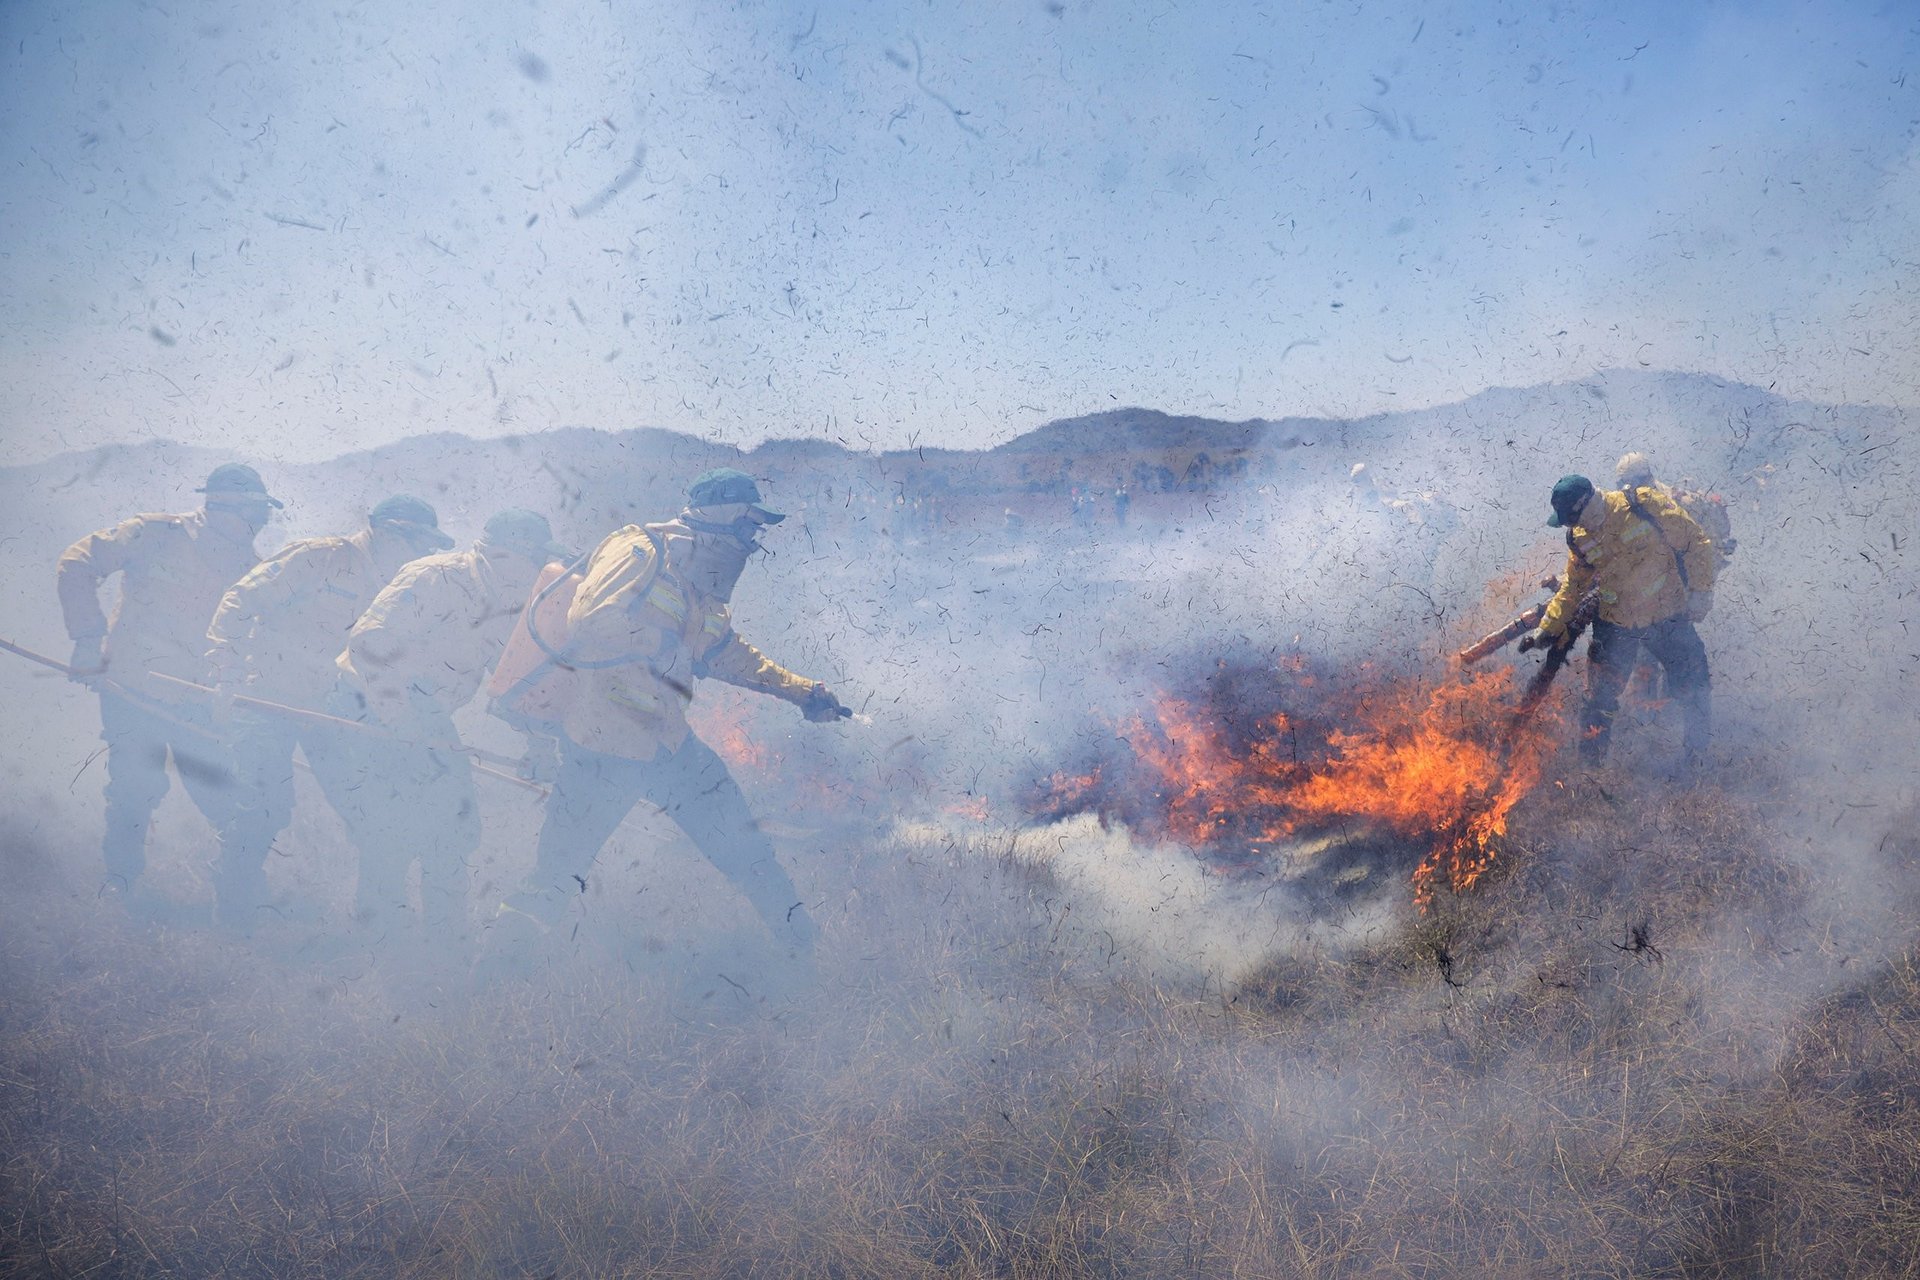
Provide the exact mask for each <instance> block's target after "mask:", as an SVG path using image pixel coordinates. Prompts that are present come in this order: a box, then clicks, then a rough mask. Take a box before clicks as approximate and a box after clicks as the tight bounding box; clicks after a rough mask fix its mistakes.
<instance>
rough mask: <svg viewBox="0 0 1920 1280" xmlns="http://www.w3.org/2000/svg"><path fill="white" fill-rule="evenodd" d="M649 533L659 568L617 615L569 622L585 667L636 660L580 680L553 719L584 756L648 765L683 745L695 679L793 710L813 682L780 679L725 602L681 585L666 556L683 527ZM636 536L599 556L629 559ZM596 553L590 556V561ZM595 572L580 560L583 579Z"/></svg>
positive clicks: (626, 532)
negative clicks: (657, 543)
mask: <svg viewBox="0 0 1920 1280" xmlns="http://www.w3.org/2000/svg"><path fill="white" fill-rule="evenodd" d="M650 528H652V529H653V530H654V532H655V533H657V534H661V535H663V536H664V538H665V541H666V545H667V563H666V565H665V566H664V567H663V568H662V569H661V570H660V572H659V574H658V576H657V577H654V578H653V579H652V583H651V585H650V586H649V587H648V588H647V590H646V591H645V592H643V593H641V594H640V595H639V596H637V597H636V598H635V599H633V600H632V601H631V602H630V603H629V605H628V607H626V608H602V609H599V610H597V611H595V612H593V613H591V614H588V615H587V616H585V617H582V618H574V619H570V620H569V621H570V622H572V624H573V631H572V636H571V638H570V641H569V645H568V650H569V653H570V654H572V655H575V656H578V657H580V658H583V659H586V660H601V659H606V658H612V657H617V656H621V655H627V654H631V655H635V656H636V659H637V660H636V661H633V662H630V663H626V664H624V665H621V666H617V667H609V668H605V669H602V670H582V671H581V672H580V676H581V680H582V685H583V687H582V688H580V689H579V690H578V692H577V693H576V694H575V696H574V697H573V698H572V699H571V701H570V703H569V705H568V707H567V711H566V715H565V718H564V721H563V723H564V725H565V728H566V732H567V736H568V737H569V738H571V739H572V740H573V741H574V742H576V743H578V744H579V745H580V746H583V747H585V748H587V749H588V750H590V751H599V752H603V753H605V754H607V755H617V756H625V757H627V758H629V759H633V760H651V759H654V758H655V757H657V756H658V755H659V754H660V753H661V751H663V750H665V751H674V750H678V749H679V747H680V746H681V745H682V744H683V743H685V742H686V740H687V735H688V734H689V733H690V732H691V730H690V729H689V728H688V727H687V704H688V703H689V702H691V701H692V700H693V682H694V681H695V680H696V679H699V678H702V677H708V678H712V679H715V680H721V681H725V682H726V683H728V684H733V685H739V686H740V687H741V688H744V689H753V690H756V691H758V692H761V693H769V694H772V695H773V696H774V697H777V698H781V699H784V700H785V701H787V702H791V703H794V704H796V705H798V704H799V703H801V702H803V701H805V699H806V697H807V694H808V693H809V692H810V691H811V690H812V689H813V688H814V686H815V685H816V684H817V683H818V682H817V681H814V680H809V679H807V678H806V677H805V676H800V675H796V674H794V673H793V672H791V671H788V670H787V669H786V668H785V667H782V666H780V665H779V664H778V663H776V662H774V661H773V660H772V659H771V658H768V657H767V656H766V655H765V654H763V653H761V652H760V651H759V650H758V649H756V648H754V647H753V646H752V645H750V644H748V643H747V642H746V641H745V640H742V639H741V638H740V637H739V636H738V635H736V634H734V631H733V625H732V613H731V610H730V609H729V607H728V605H727V602H726V601H724V600H716V599H714V598H713V597H711V596H708V595H704V594H702V593H701V592H699V591H698V590H696V589H695V588H694V587H693V586H692V585H691V584H690V583H688V582H687V581H686V580H685V579H684V578H683V577H681V575H680V574H679V573H678V572H677V571H676V569H675V552H676V548H684V547H685V546H686V545H687V544H688V542H689V538H688V535H687V532H686V530H685V528H684V527H683V526H679V525H674V524H668V525H654V526H650ZM637 532H638V530H636V529H633V528H628V529H623V530H620V531H619V532H617V533H615V534H613V535H611V536H610V537H608V538H607V539H606V540H605V541H604V542H603V543H602V544H601V548H602V550H604V549H607V548H609V547H611V548H614V550H615V551H616V552H617V554H620V555H630V554H635V552H634V550H633V546H634V540H633V537H632V536H631V535H633V534H636V533H637ZM642 545H644V544H642ZM682 553H683V554H684V552H682ZM646 554H648V555H651V554H653V553H652V552H651V551H648V552H647V553H646ZM600 555H601V551H599V550H596V552H595V553H594V557H595V560H597V559H598V558H599V556H600ZM595 568H596V566H595V564H594V563H593V562H592V561H590V562H589V564H588V568H587V574H588V577H589V579H590V580H591V579H592V578H593V576H594V572H595Z"/></svg>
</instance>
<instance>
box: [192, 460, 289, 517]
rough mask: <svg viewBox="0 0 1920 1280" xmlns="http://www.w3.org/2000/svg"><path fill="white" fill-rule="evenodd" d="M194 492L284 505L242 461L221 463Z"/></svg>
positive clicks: (258, 475)
mask: <svg viewBox="0 0 1920 1280" xmlns="http://www.w3.org/2000/svg"><path fill="white" fill-rule="evenodd" d="M194 492H195V493H204V494H206V495H207V497H208V498H238V499H241V500H244V501H251V502H264V503H266V504H267V505H268V506H270V507H284V506H286V503H284V502H282V501H280V499H278V498H276V497H273V496H272V495H270V494H269V493H268V492H267V485H266V482H265V481H264V480H262V479H261V478H260V473H259V472H258V471H255V470H254V469H253V468H252V467H250V466H248V465H247V464H246V463H244V462H223V463H221V464H220V465H219V466H217V467H215V468H214V469H213V473H212V474H211V475H209V476H208V477H207V482H206V483H205V484H203V485H201V486H200V487H199V488H198V489H195V490H194Z"/></svg>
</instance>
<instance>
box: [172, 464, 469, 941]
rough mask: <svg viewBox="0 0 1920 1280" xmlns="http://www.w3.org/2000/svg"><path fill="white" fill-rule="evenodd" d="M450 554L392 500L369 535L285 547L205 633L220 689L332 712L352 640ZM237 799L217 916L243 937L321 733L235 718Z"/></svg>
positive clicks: (263, 715)
mask: <svg viewBox="0 0 1920 1280" xmlns="http://www.w3.org/2000/svg"><path fill="white" fill-rule="evenodd" d="M452 546H453V539H452V538H449V537H448V536H447V535H446V534H445V533H442V532H441V531H440V520H439V517H438V515H437V514H436V513H435V512H434V509H433V507H432V506H430V505H429V504H427V503H425V502H423V501H421V500H420V499H419V498H416V497H413V496H412V495H410V494H396V495H394V496H393V497H390V498H386V499H383V500H382V501H381V502H379V503H378V504H377V505H375V507H374V508H373V510H372V511H371V512H370V513H368V516H367V525H366V527H365V528H364V529H361V530H360V531H359V532H358V533H353V534H349V535H347V536H345V537H326V538H302V539H300V540H299V541H297V542H291V543H288V544H287V545H286V546H285V547H283V548H281V549H280V551H278V552H277V553H275V554H274V555H272V556H270V557H268V558H267V559H266V560H265V561H264V562H262V563H261V564H259V565H256V566H255V567H254V568H253V569H252V570H250V571H249V572H248V573H247V575H246V576H245V577H243V578H241V579H240V581H238V582H236V583H234V584H233V586H232V587H230V588H228V590H227V593H226V595H225V597H224V598H223V599H222V600H221V601H220V607H219V608H218V609H216V610H215V611H214V614H213V622H212V623H211V624H210V625H209V626H208V628H207V643H208V645H209V648H208V651H207V660H208V663H209V665H210V667H211V669H212V671H213V679H214V682H215V683H216V684H217V685H218V686H220V688H221V689H223V690H225V691H227V692H230V693H246V694H249V695H251V696H253V697H256V698H264V699H267V700H268V701H271V702H279V703H283V704H285V705H287V706H291V707H297V708H301V709H303V710H307V711H324V710H325V709H326V704H327V697H328V695H329V694H330V693H331V692H332V690H333V686H334V683H335V681H336V680H338V679H339V676H340V670H339V668H338V667H337V666H335V664H334V659H335V658H336V657H338V656H339V653H340V650H341V648H342V646H344V645H345V644H346V641H347V633H348V632H349V631H351V630H352V629H353V624H354V623H355V622H356V621H358V620H359V618H360V615H361V614H362V613H363V612H364V611H365V610H366V608H367V606H368V605H369V604H370V603H372V601H373V598H374V596H375V595H377V594H379V592H380V589H381V588H382V587H384V586H386V585H387V583H388V582H389V581H390V580H392V578H393V576H394V574H396V573H398V572H399V571H400V567H401V566H402V565H404V564H406V563H408V562H409V561H412V560H417V559H420V558H421V557H422V556H429V555H433V554H434V553H435V552H439V551H446V550H448V549H450V548H451V547H452ZM233 724H234V731H233V758H234V776H235V779H236V781H237V782H238V784H239V794H238V797H237V800H236V803H235V804H234V806H233V809H232V812H231V813H230V814H229V816H228V820H227V823H226V825H225V826H224V827H223V828H222V829H221V831H220V861H219V863H218V865H217V866H216V868H215V871H214V910H215V914H216V917H217V918H218V920H219V921H220V923H222V924H223V925H227V926H230V927H239V928H245V927H247V926H249V925H251V924H252V923H253V917H254V915H255V913H256V912H257V911H258V910H259V909H260V908H261V907H263V906H265V905H266V902H267V893H266V875H265V873H264V867H265V864H266V858H267V851H268V850H269V849H270V848H272V846H273V842H274V839H275V838H276V837H277V836H279V834H280V833H281V832H282V831H285V830H286V829H287V823H288V821H289V820H290V819H291V818H292V816H293V750H294V747H295V746H296V745H299V744H301V743H302V742H305V743H306V744H307V754H308V755H309V756H311V755H313V754H314V753H315V752H316V751H317V750H319V744H320V736H319V735H320V733H321V731H320V730H316V729H315V727H314V726H313V725H312V724H311V723H310V722H302V721H300V720H296V719H292V718H289V717H286V716H279V715H274V714H272V713H269V712H264V711H257V710H247V709H239V710H236V711H235V712H234V714H233Z"/></svg>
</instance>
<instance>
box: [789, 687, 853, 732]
mask: <svg viewBox="0 0 1920 1280" xmlns="http://www.w3.org/2000/svg"><path fill="white" fill-rule="evenodd" d="M800 714H801V715H803V716H805V717H806V718H807V719H808V720H810V721H812V722H813V723H814V724H831V723H833V722H834V721H835V720H838V719H840V718H841V717H843V716H850V715H852V714H853V709H852V708H851V707H843V706H841V705H840V699H838V698H836V697H834V696H833V690H831V689H829V688H827V686H825V685H824V684H816V685H814V686H813V688H811V689H809V690H807V696H806V698H805V700H804V701H802V702H801V703H800Z"/></svg>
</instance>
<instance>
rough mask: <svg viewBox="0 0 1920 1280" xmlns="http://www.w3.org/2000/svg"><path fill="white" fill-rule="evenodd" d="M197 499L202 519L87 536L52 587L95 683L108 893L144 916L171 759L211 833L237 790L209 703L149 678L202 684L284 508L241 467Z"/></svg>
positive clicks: (147, 521)
mask: <svg viewBox="0 0 1920 1280" xmlns="http://www.w3.org/2000/svg"><path fill="white" fill-rule="evenodd" d="M196 492H198V493H201V494H204V495H206V498H205V503H204V505H203V506H202V507H201V509H200V510H198V511H190V512H186V513H183V514H179V515H138V516H134V517H133V518H132V519H130V520H126V521H123V522H122V523H120V524H118V525H116V526H114V527H113V528H111V529H102V530H100V531H99V532H97V533H92V534H88V535H87V536H86V537H84V538H82V539H80V541H78V542H76V543H74V544H73V545H72V546H70V547H68V548H67V550H66V552H65V554H63V555H62V556H61V557H60V564H59V567H58V569H57V570H56V581H57V586H58V591H59V596H60V609H61V612H62V614H63V615H64V618H65V621H66V627H67V634H68V636H70V637H71V638H72V640H73V658H72V661H71V663H70V664H69V665H70V666H71V668H72V670H73V675H74V678H75V679H76V680H81V681H90V680H92V681H97V682H98V684H99V693H100V723H101V732H100V736H101V739H102V740H103V741H105V743H106V744H107V783H106V808H107V830H106V838H105V840H104V841H103V843H102V847H101V852H102V855H103V857H104V860H105V862H106V874H107V879H106V890H105V891H106V892H107V893H109V894H112V895H115V896H117V897H119V898H120V899H121V900H122V901H123V902H124V903H125V904H126V905H127V906H129V907H130V908H132V909H134V910H135V911H136V912H139V913H143V914H145V913H152V912H154V911H155V910H157V909H158V908H159V906H160V904H159V902H158V901H157V900H156V899H154V898H153V897H152V896H151V895H150V894H148V893H147V892H146V889H145V887H144V886H143V885H142V884H141V875H142V874H143V873H144V872H145V870H146V861H147V859H146V844H147V829H148V827H149V826H150V825H151V823H152V820H153V812H154V810H155V809H157V808H158V807H159V805H160V800H161V798H162V797H163V796H165V795H166V793H167V759H168V757H169V756H171V757H172V759H173V767H174V770H175V771H176V772H177V773H179V775H180V781H181V783H182V784H183V785H184V786H185V787H186V789H187V794H188V795H189V796H190V797H192V799H193V802H194V804H195V805H196V806H197V807H198V808H199V810H200V812H201V813H202V814H204V815H205V816H206V818H207V820H208V821H209V822H211V823H212V824H213V825H214V827H215V829H216V830H218V829H220V828H221V827H223V826H224V825H225V824H226V822H227V819H228V814H229V811H230V808H231V806H232V803H233V800H234V796H235V790H234V787H233V785H232V775H231V770H230V758H229V756H228V753H227V751H226V750H225V748H224V747H223V746H222V745H221V743H220V741H219V739H218V737H217V736H216V735H215V733H214V729H213V725H212V717H211V715H210V714H209V708H208V707H206V706H205V705H195V704H194V703H192V702H183V701H182V700H181V698H180V695H179V693H178V691H177V690H176V689H175V687H173V686H169V685H166V684H164V683H163V682H160V681H155V680H150V679H149V678H148V677H149V675H163V676H173V677H176V678H178V679H181V680H192V681H195V682H198V681H199V680H200V679H201V678H202V677H203V676H204V675H205V674H206V667H205V659H204V655H205V652H206V640H205V636H206V631H207V619H208V618H210V617H212V616H213V611H214V607H215V606H216V605H218V604H219V603H220V597H221V594H222V593H223V592H225V591H226V589H227V588H228V586H230V585H231V584H232V583H233V582H234V580H235V579H237V578H239V577H240V576H241V575H242V574H244V573H246V572H247V571H248V570H249V569H251V568H253V566H254V565H256V564H258V563H259V561H260V557H259V555H258V554H257V553H255V551H254V548H253V540H254V538H255V537H256V536H257V535H258V534H259V533H260V531H261V530H262V529H264V528H265V527H266V524H267V521H268V519H269V518H271V516H272V513H273V511H274V510H275V509H276V508H278V507H280V506H281V505H282V503H281V502H280V500H279V499H278V498H275V497H272V496H271V495H269V494H268V493H267V487H266V485H265V484H264V483H263V482H262V481H261V479H260V473H259V472H257V471H255V470H254V469H253V468H252V467H249V466H246V465H244V464H242V463H238V462H229V463H225V464H223V465H221V466H218V467H215V468H214V469H213V472H212V474H210V475H209V476H208V477H207V482H206V483H205V484H204V485H202V486H201V487H200V488H199V489H198V490H196ZM116 573H117V574H120V575H121V580H120V604H119V607H118V608H117V609H116V610H115V612H114V616H113V621H112V622H111V624H109V623H108V621H107V618H106V615H105V614H104V613H103V612H102V611H101V608H100V598H99V587H100V584H101V583H102V582H103V581H104V580H105V579H107V578H109V577H111V576H112V575H114V574H116Z"/></svg>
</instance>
